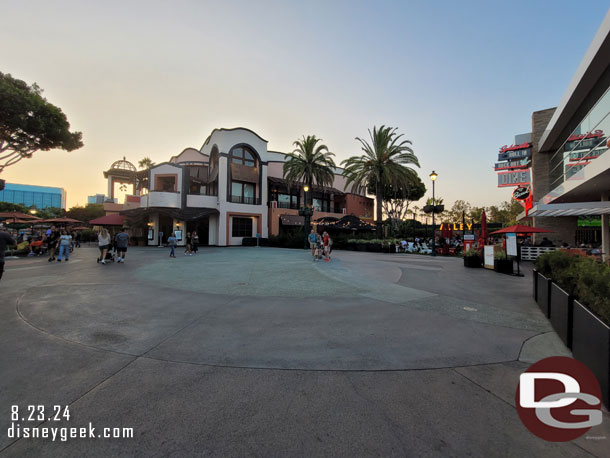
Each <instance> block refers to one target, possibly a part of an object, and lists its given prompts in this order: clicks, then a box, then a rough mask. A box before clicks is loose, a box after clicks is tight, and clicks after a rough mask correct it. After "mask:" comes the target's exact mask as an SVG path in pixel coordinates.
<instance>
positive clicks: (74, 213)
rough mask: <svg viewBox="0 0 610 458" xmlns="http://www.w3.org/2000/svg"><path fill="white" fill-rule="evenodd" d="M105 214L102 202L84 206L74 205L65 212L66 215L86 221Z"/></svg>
mask: <svg viewBox="0 0 610 458" xmlns="http://www.w3.org/2000/svg"><path fill="white" fill-rule="evenodd" d="M105 214H106V212H105V211H104V205H103V204H87V205H86V206H84V207H79V206H75V207H72V208H70V210H68V212H67V213H66V216H67V217H69V218H74V219H77V220H79V221H82V222H84V223H87V222H89V221H90V220H92V219H95V218H99V217H100V216H104V215H105Z"/></svg>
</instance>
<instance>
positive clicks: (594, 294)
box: [536, 250, 610, 324]
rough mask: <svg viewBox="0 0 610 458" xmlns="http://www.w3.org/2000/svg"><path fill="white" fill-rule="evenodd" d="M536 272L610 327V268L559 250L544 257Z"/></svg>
mask: <svg viewBox="0 0 610 458" xmlns="http://www.w3.org/2000/svg"><path fill="white" fill-rule="evenodd" d="M536 270H537V271H538V272H540V273H541V274H542V275H544V276H545V277H547V278H551V279H552V280H553V281H554V282H555V283H557V284H558V285H559V286H560V287H561V288H562V289H563V290H564V291H566V292H567V293H568V294H571V295H573V296H574V297H576V298H577V299H578V301H579V302H581V303H582V304H583V305H586V306H587V307H589V308H590V309H591V310H592V311H593V312H594V313H596V314H597V315H599V316H600V317H601V318H602V319H603V320H604V321H606V322H607V323H608V324H610V267H608V265H607V264H603V263H601V262H599V261H597V260H595V259H593V258H589V257H584V256H578V255H573V254H570V253H567V252H565V251H559V250H557V251H552V252H550V253H546V254H543V255H542V256H540V257H539V258H538V259H537V260H536Z"/></svg>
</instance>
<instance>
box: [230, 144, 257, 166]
mask: <svg viewBox="0 0 610 458" xmlns="http://www.w3.org/2000/svg"><path fill="white" fill-rule="evenodd" d="M231 163H233V164H243V165H247V166H248V167H254V166H255V165H256V156H255V154H254V152H253V151H252V150H251V149H250V148H248V147H247V146H236V147H235V148H233V149H232V150H231Z"/></svg>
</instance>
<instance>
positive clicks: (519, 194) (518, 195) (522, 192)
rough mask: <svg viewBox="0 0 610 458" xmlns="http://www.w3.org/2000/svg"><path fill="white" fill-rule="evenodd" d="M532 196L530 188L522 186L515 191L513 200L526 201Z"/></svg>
mask: <svg viewBox="0 0 610 458" xmlns="http://www.w3.org/2000/svg"><path fill="white" fill-rule="evenodd" d="M529 196H530V188H529V187H527V186H522V187H520V188H517V189H515V190H514V191H513V198H514V199H515V200H525V199H527V198H528V197H529Z"/></svg>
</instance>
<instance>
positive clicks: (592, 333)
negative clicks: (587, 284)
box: [572, 301, 610, 407]
mask: <svg viewBox="0 0 610 458" xmlns="http://www.w3.org/2000/svg"><path fill="white" fill-rule="evenodd" d="M572 354H573V355H574V358H576V359H577V360H578V361H580V362H581V363H584V364H586V365H587V367H588V368H589V369H591V372H593V374H595V377H597V380H598V381H599V384H600V385H601V388H602V398H603V402H604V404H605V405H606V407H610V327H609V326H608V325H607V324H605V323H604V322H602V321H601V320H600V319H599V318H597V317H596V316H595V315H594V314H593V313H592V312H591V311H590V310H589V309H587V308H586V307H585V306H583V305H581V304H580V303H579V302H578V301H574V322H573V334H572Z"/></svg>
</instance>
